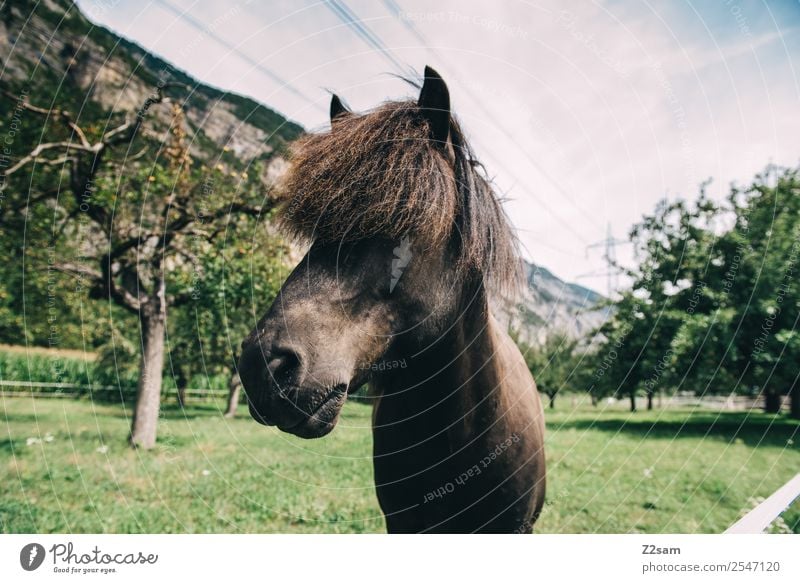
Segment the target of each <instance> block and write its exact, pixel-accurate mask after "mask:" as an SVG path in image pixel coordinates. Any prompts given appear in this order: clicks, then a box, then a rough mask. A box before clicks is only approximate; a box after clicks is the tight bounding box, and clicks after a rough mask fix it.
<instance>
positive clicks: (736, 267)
mask: <svg viewBox="0 0 800 583" xmlns="http://www.w3.org/2000/svg"><path fill="white" fill-rule="evenodd" d="M799 195H800V179H798V170H794V169H778V168H774V167H769V168H768V169H767V170H766V171H765V172H764V173H763V174H761V175H759V176H757V177H756V178H755V180H754V181H753V183H752V184H751V185H750V186H748V187H746V188H736V187H733V188H732V189H731V193H730V195H729V196H728V198H727V199H726V200H725V201H724V202H722V203H715V202H713V201H711V200H710V199H709V198H708V196H707V195H706V192H705V185H704V186H703V187H702V188H701V192H700V196H699V198H698V199H697V201H696V202H695V203H694V204H689V203H686V202H685V201H676V202H673V203H667V202H662V203H661V204H659V205H658V206H657V208H656V210H655V212H654V213H653V214H652V215H650V216H647V217H645V218H644V220H643V221H642V222H641V223H640V224H638V225H636V226H635V227H634V228H633V229H632V231H631V239H632V241H633V243H634V247H635V250H636V253H637V258H638V259H639V265H638V266H637V267H636V268H635V269H632V270H629V272H628V274H629V276H630V277H631V279H632V286H631V290H630V291H629V292H626V293H624V294H623V295H622V297H621V298H620V299H619V301H617V302H616V305H615V311H614V315H613V317H612V319H611V320H610V321H609V322H607V323H606V324H604V326H603V327H601V329H600V330H599V332H600V334H601V336H602V337H603V338H605V340H604V341H603V342H602V343H601V347H600V349H599V356H600V361H601V362H604V361H608V360H609V358H610V357H609V355H610V354H611V353H613V355H614V357H615V358H614V359H613V360H614V361H615V362H614V364H613V365H608V366H607V370H604V371H603V374H602V375H601V376H602V377H604V378H603V380H604V383H602V385H603V386H604V389H605V390H616V391H619V390H620V389H621V388H622V387H626V392H627V393H628V394H629V395H631V403H632V407H633V406H635V401H634V397H633V395H634V393H635V391H637V390H642V389H643V390H645V392H646V394H647V396H648V406H652V396H653V395H654V394H655V393H656V392H657V391H659V390H664V389H666V390H678V389H683V390H685V389H686V388H691V389H693V390H694V391H695V392H696V393H697V394H699V395H706V394H713V393H722V394H731V393H733V392H738V393H742V394H757V393H760V394H761V395H763V396H764V398H765V408H766V410H767V411H770V412H777V411H778V410H779V409H780V401H781V395H784V394H789V395H790V396H791V412H792V413H791V414H792V415H793V416H798V409H800V404H798V403H797V401H799V400H800V395H798V391H799V390H798V389H797V384H798V382H797V381H798V377H797V375H798V373H797V370H796V367H795V366H794V363H796V362H797V361H798V358H800V352H798V348H800V342H798V332H797V326H798V314H800V289H799V286H798V280H797V273H798V272H799V271H800V268H799V267H798V265H800V196H799ZM620 330H624V334H620ZM621 337H622V338H624V340H620V338H621ZM614 386H616V389H614Z"/></svg>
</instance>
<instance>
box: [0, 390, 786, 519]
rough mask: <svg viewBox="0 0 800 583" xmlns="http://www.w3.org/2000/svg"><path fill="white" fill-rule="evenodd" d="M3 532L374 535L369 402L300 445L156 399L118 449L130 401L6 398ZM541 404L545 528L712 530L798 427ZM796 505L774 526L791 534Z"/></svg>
mask: <svg viewBox="0 0 800 583" xmlns="http://www.w3.org/2000/svg"><path fill="white" fill-rule="evenodd" d="M0 399H2V400H1V401H0V402H1V403H2V412H3V413H2V417H1V418H0V428H1V429H0V467H2V468H3V474H4V476H5V479H4V480H2V482H0V532H4V533H19V532H68V533H83V532H129V533H182V532H190V533H212V532H213V533H218V532H231V533H236V532H239V533H255V532H292V533H310V532H330V533H359V532H382V531H383V529H384V523H383V517H382V515H381V513H380V509H379V507H378V504H377V501H376V499H375V494H374V489H373V478H372V465H371V458H370V454H371V436H370V429H369V425H370V411H371V410H370V407H369V406H368V405H365V404H362V403H355V402H350V403H348V404H347V405H346V406H345V409H344V412H343V416H342V419H341V421H340V423H339V426H338V427H337V428H336V430H335V431H334V432H333V433H332V434H331V435H329V436H328V437H326V438H324V439H320V440H312V441H305V440H301V439H298V438H295V437H293V436H289V435H286V434H283V433H280V432H278V431H277V430H275V429H273V428H265V427H262V426H260V425H257V424H256V423H255V422H254V421H252V420H251V419H250V418H249V415H248V414H247V411H246V408H245V407H241V410H240V412H239V415H238V417H237V418H235V419H223V417H222V408H223V406H224V403H223V402H222V401H219V402H217V401H211V402H206V403H204V404H196V405H191V406H189V407H187V408H186V409H183V410H182V409H180V408H178V407H177V406H174V405H165V407H164V410H163V412H162V416H161V422H160V428H159V445H158V446H157V447H156V448H155V450H152V451H147V452H143V451H135V450H131V449H130V448H128V446H127V444H126V442H125V437H126V435H127V431H128V429H129V425H130V423H129V415H130V413H131V411H130V409H126V408H125V406H124V405H121V404H109V403H97V402H92V401H89V400H86V399H82V400H73V399H55V398H29V397H27V398H26V397H15V398H2V397H0ZM562 405H564V406H565V408H563V409H556V410H554V411H548V412H547V424H548V435H547V445H546V447H547V455H548V464H549V465H548V500H547V504H546V506H545V510H544V513H543V515H542V517H541V519H540V521H539V522H538V523H537V528H536V530H537V531H538V532H546V533H571V532H579V533H591V532H610V533H625V532H643V533H661V532H681V533H715V532H722V531H723V530H724V529H725V528H726V527H728V526H729V525H730V524H732V523H733V522H734V521H735V520H736V519H737V518H739V517H740V516H741V515H742V514H743V513H744V512H746V511H747V510H748V509H749V508H751V507H753V505H755V504H756V503H757V501H758V500H759V499H760V498H763V497H765V496H768V495H769V494H771V493H772V492H774V491H775V490H776V489H777V488H778V487H779V486H781V485H782V484H783V483H785V482H786V481H787V480H789V478H791V477H792V476H793V475H794V474H795V473H796V472H797V471H798V470H800V447H799V446H798V439H799V438H800V435H798V434H799V433H800V423H798V422H797V421H791V420H789V419H787V418H786V417H785V416H772V415H766V414H763V413H760V412H751V413H749V414H748V413H744V412H737V413H734V412H724V413H720V412H716V411H709V410H703V409H667V410H654V411H650V412H644V411H640V412H637V413H635V414H631V413H628V412H627V411H624V410H622V409H621V408H620V409H616V408H607V409H605V410H598V409H594V408H592V407H591V406H589V405H586V404H579V405H578V406H572V404H570V403H568V402H567V399H564V400H563V401H562ZM798 523H800V508H799V507H798V505H797V504H796V505H795V506H794V507H793V508H792V509H790V511H789V512H787V513H786V514H785V515H784V523H779V524H777V525H776V526H775V527H774V529H775V530H778V531H787V530H790V529H794V530H795V531H796V530H797V529H798Z"/></svg>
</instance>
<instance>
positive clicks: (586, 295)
mask: <svg viewBox="0 0 800 583" xmlns="http://www.w3.org/2000/svg"><path fill="white" fill-rule="evenodd" d="M524 269H525V282H526V284H527V285H526V289H525V290H524V291H523V293H522V297H521V298H520V299H519V301H518V302H517V303H516V304H510V303H508V302H506V303H504V304H501V305H497V306H495V310H494V312H495V316H496V317H497V318H498V319H499V320H500V321H501V323H503V324H504V325H507V326H509V327H510V328H512V329H514V330H516V331H517V333H518V334H519V336H520V338H521V339H522V340H523V341H525V342H527V343H528V344H539V343H541V342H542V341H543V340H544V339H545V337H546V336H547V335H548V334H549V333H552V332H555V331H561V332H566V333H567V334H569V335H570V336H572V337H575V338H580V337H582V336H585V335H586V334H588V333H590V332H591V331H592V330H593V329H594V328H596V327H597V326H599V325H600V324H601V323H602V322H603V320H604V319H605V318H606V316H607V313H608V312H607V309H606V308H601V307H599V304H600V302H602V300H603V299H605V298H603V296H601V295H600V294H598V293H597V292H595V291H592V290H590V289H588V288H585V287H583V286H580V285H578V284H575V283H567V282H565V281H563V280H561V279H559V278H558V277H556V276H555V275H553V273H552V272H550V270H548V269H546V268H544V267H541V266H538V265H534V264H532V263H528V262H525V266H524Z"/></svg>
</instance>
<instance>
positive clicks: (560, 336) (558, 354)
mask: <svg viewBox="0 0 800 583" xmlns="http://www.w3.org/2000/svg"><path fill="white" fill-rule="evenodd" d="M520 349H521V350H522V354H523V355H524V357H525V362H526V364H527V365H528V369H529V370H530V371H531V374H532V375H533V378H534V379H535V380H536V386H537V387H538V389H539V391H540V392H542V393H544V394H546V395H547V397H548V399H549V401H550V408H551V409H553V408H555V403H556V396H557V395H558V393H559V391H561V390H562V389H564V387H569V386H572V384H573V383H576V382H578V380H577V379H578V371H579V370H580V366H579V361H580V355H579V354H578V352H577V349H578V340H576V339H574V338H572V337H570V336H569V335H568V334H566V333H565V332H561V331H556V332H552V333H550V334H548V335H547V337H546V338H545V341H544V343H542V344H541V345H538V346H527V345H521V346H520Z"/></svg>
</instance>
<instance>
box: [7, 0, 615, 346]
mask: <svg viewBox="0 0 800 583" xmlns="http://www.w3.org/2000/svg"><path fill="white" fill-rule="evenodd" d="M0 61H2V63H0V66H2V78H1V79H0V88H2V89H3V90H4V91H5V93H6V95H5V96H2V97H0V98H2V99H10V98H12V97H13V98H16V97H17V96H19V95H26V96H27V98H28V99H29V101H30V102H31V103H32V104H34V105H38V106H40V107H51V106H54V107H55V106H57V107H58V108H62V109H67V110H69V111H70V112H71V113H72V115H73V116H74V117H75V118H76V119H77V120H78V121H79V124H80V125H82V126H83V125H90V126H91V125H95V126H96V127H98V126H99V127H101V128H102V127H103V125H105V124H109V125H110V127H113V123H115V122H116V121H117V120H121V119H122V117H124V116H126V115H131V113H132V112H135V111H137V110H138V109H139V108H140V107H141V106H142V104H143V103H144V102H145V100H146V99H147V98H148V96H151V95H152V94H153V92H154V90H155V88H156V87H158V86H159V85H160V84H161V85H163V86H164V92H165V94H166V95H167V96H169V97H171V98H173V99H175V100H177V101H180V102H181V103H182V104H183V106H184V110H185V112H186V122H185V123H186V124H187V126H188V127H186V128H184V129H185V130H186V131H187V134H188V135H189V136H190V137H191V138H192V139H191V143H192V155H193V156H196V157H197V158H199V159H201V160H206V161H211V162H213V163H214V164H215V165H216V164H218V163H222V164H225V165H228V166H231V167H235V168H243V167H245V166H247V165H249V164H250V163H252V162H262V163H263V164H262V168H263V170H262V172H263V175H262V178H263V181H264V183H265V184H271V183H273V182H274V180H275V178H276V177H277V176H278V175H279V174H280V173H281V172H282V171H283V169H284V167H285V159H284V158H283V156H282V153H283V151H284V148H285V146H286V144H287V143H288V142H290V141H292V140H294V139H295V138H297V137H298V136H300V135H301V134H302V132H303V128H302V127H301V126H300V125H298V124H296V123H294V122H292V121H290V120H287V119H286V118H285V117H283V116H282V115H281V114H279V113H277V112H275V111H274V110H272V109H270V108H268V107H267V106H265V105H263V104H260V103H258V102H256V101H254V100H252V99H250V98H247V97H243V96H240V95H236V94H233V93H228V92H225V91H222V90H220V89H216V88H213V87H210V86H208V85H204V84H202V83H199V82H197V81H196V80H195V79H193V78H192V77H190V76H189V75H188V74H186V73H184V72H182V71H180V70H178V69H176V68H175V67H174V66H172V65H171V64H170V63H168V62H166V61H164V60H162V59H160V58H159V57H157V56H155V55H153V54H151V53H149V52H148V51H147V50H145V49H144V48H142V47H141V46H139V45H137V44H136V43H133V42H130V41H128V40H125V39H123V38H121V37H119V36H118V35H117V34H115V33H114V32H112V31H110V30H108V29H106V28H103V27H102V26H96V25H93V24H92V23H90V22H89V21H88V20H87V19H86V17H85V16H84V15H83V14H82V13H81V12H80V10H79V9H78V7H77V6H76V5H75V4H74V3H73V2H70V1H69V0H44V1H38V2H34V1H17V2H13V3H11V2H6V3H4V4H3V5H2V7H0ZM148 115H151V116H154V117H155V120H154V123H152V124H149V126H153V127H155V128H156V131H161V132H162V133H163V132H166V131H167V128H168V126H169V123H170V122H171V121H172V117H171V114H170V112H169V110H168V108H164V107H161V108H152V109H151V111H150V113H149V114H148ZM155 137H156V138H157V137H158V136H155ZM525 270H526V273H525V276H526V280H527V283H528V286H527V289H526V290H525V291H524V293H523V294H522V297H521V300H520V302H519V303H518V304H514V305H508V304H504V305H502V306H495V308H496V309H495V312H496V313H497V314H498V317H499V318H500V319H501V320H502V321H504V322H505V323H506V324H508V325H510V326H512V327H514V328H515V329H517V330H518V331H519V334H520V336H521V337H522V338H523V339H524V340H527V341H529V342H538V341H541V340H542V338H543V337H544V336H545V335H546V334H547V333H548V332H549V331H552V330H556V329H559V330H564V331H566V332H568V333H569V334H571V335H573V336H581V335H583V334H585V333H587V332H588V331H589V330H591V329H592V328H593V327H595V326H596V325H597V324H599V323H600V322H602V320H603V318H604V312H603V311H601V310H597V309H596V305H597V303H598V302H599V301H600V300H602V297H601V296H600V295H599V294H597V293H595V292H593V291H591V290H589V289H586V288H584V287H581V286H578V285H575V284H570V283H565V282H563V281H562V280H560V279H559V278H558V277H556V276H555V275H553V274H552V273H551V272H550V271H549V270H547V269H545V268H544V267H541V266H536V265H532V264H529V263H526V264H525Z"/></svg>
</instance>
